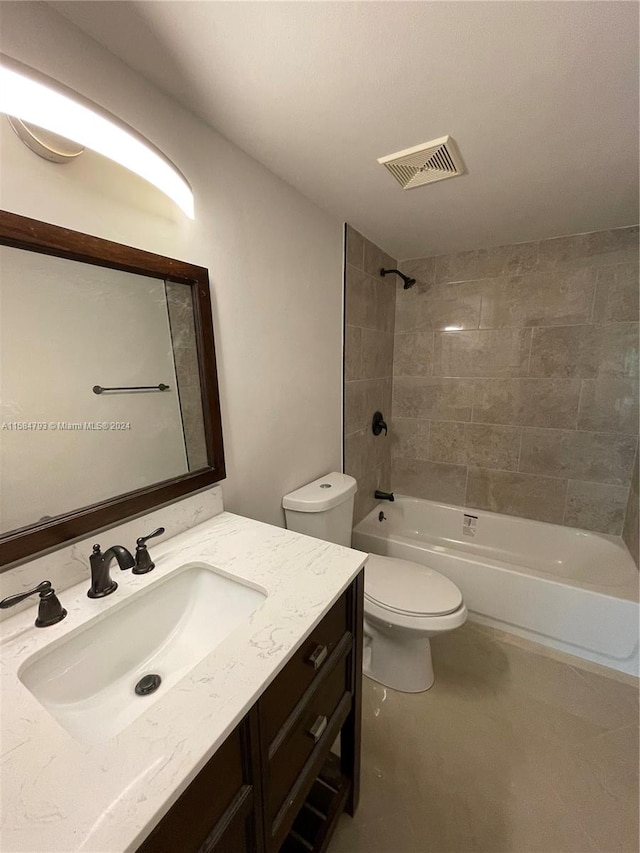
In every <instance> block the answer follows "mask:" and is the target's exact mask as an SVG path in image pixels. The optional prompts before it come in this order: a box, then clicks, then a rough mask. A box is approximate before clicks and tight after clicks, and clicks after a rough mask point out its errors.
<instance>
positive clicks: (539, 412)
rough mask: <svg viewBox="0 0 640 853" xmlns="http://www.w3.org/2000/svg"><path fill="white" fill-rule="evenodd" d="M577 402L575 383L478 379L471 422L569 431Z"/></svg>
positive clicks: (543, 380)
mask: <svg viewBox="0 0 640 853" xmlns="http://www.w3.org/2000/svg"><path fill="white" fill-rule="evenodd" d="M579 398H580V380H579V379H479V380H477V384H476V392H475V398H474V405H473V421H474V422H477V423H492V424H513V425H522V426H544V427H556V428H563V427H564V428H571V427H575V423H576V415H577V413H578V401H579Z"/></svg>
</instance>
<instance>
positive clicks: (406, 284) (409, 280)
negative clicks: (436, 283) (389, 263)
mask: <svg viewBox="0 0 640 853" xmlns="http://www.w3.org/2000/svg"><path fill="white" fill-rule="evenodd" d="M391 273H394V274H395V275H399V276H400V278H401V279H402V280H403V282H404V289H405V290H409V288H410V287H413V285H414V284H415V283H416V280H415V278H409V276H408V275H405V274H404V273H403V272H400V270H385V269H384V268H383V269H381V270H380V275H381V276H382V278H384V277H385V276H386V275H390V274H391Z"/></svg>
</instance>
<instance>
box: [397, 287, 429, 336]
mask: <svg viewBox="0 0 640 853" xmlns="http://www.w3.org/2000/svg"><path fill="white" fill-rule="evenodd" d="M432 288H433V285H432V284H425V283H424V282H423V281H420V280H418V281H417V282H416V284H414V286H413V287H411V288H409V290H405V289H404V288H403V287H400V286H396V325H395V333H396V335H397V334H402V333H403V332H417V331H420V330H423V329H430V328H431V327H430V325H429V317H428V315H427V312H426V307H427V305H426V299H427V294H428V293H429V291H430V290H431V289H432Z"/></svg>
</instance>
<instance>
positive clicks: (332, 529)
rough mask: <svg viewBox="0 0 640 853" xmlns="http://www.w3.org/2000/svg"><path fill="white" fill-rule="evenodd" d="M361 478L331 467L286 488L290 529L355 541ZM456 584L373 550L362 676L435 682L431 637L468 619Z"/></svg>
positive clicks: (404, 686) (407, 685) (406, 685)
mask: <svg viewBox="0 0 640 853" xmlns="http://www.w3.org/2000/svg"><path fill="white" fill-rule="evenodd" d="M356 490H357V484H356V481H355V480H354V478H353V477H350V476H349V475H348V474H339V473H332V474H327V475H326V476H324V477H320V478H319V479H317V480H314V481H313V482H312V483H309V484H307V485H306V486H302V488H300V489H297V490H296V491H295V492H291V493H290V494H288V495H285V496H284V498H283V499H282V506H283V508H284V511H285V518H286V522H287V528H288V529H289V530H295V531H297V532H298V533H305V534H307V535H308V536H315V537H316V538H318V539H324V540H326V541H328V542H335V543H336V544H338V545H345V546H347V547H350V545H351V529H352V522H353V501H354V495H355V493H356ZM466 618H467V608H466V607H465V605H464V602H463V601H462V594H461V592H460V590H459V589H458V587H457V586H456V585H455V584H454V583H453V582H452V581H450V580H449V579H448V578H445V577H444V575H441V574H439V573H438V572H436V571H433V570H432V569H429V568H427V567H425V566H423V565H420V564H419V563H413V562H411V561H409V560H399V559H396V558H392V557H381V556H378V555H377V554H370V555H369V557H368V559H367V562H366V564H365V573H364V634H365V655H364V661H363V671H364V673H365V675H367V676H369V677H370V678H372V679H373V680H374V681H378V682H379V683H380V684H383V685H385V686H386V687H391V688H393V689H394V690H400V691H402V692H405V693H420V692H422V691H423V690H428V689H429V688H430V687H431V686H432V684H433V682H434V674H433V665H432V662H431V645H430V637H433V636H435V635H436V634H441V633H444V632H445V631H452V630H453V629H454V628H459V627H460V626H461V625H463V624H464V622H465V621H466Z"/></svg>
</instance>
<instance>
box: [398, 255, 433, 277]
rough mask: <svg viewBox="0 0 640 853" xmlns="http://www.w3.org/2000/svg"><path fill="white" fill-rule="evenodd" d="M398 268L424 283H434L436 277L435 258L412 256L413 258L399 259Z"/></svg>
mask: <svg viewBox="0 0 640 853" xmlns="http://www.w3.org/2000/svg"><path fill="white" fill-rule="evenodd" d="M398 269H399V270H401V271H402V272H403V273H404V274H405V275H409V276H411V278H415V279H416V281H420V282H423V283H424V284H434V283H435V278H436V259H435V258H434V257H431V258H414V259H413V260H408V261H401V262H400V264H399V266H398Z"/></svg>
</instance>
